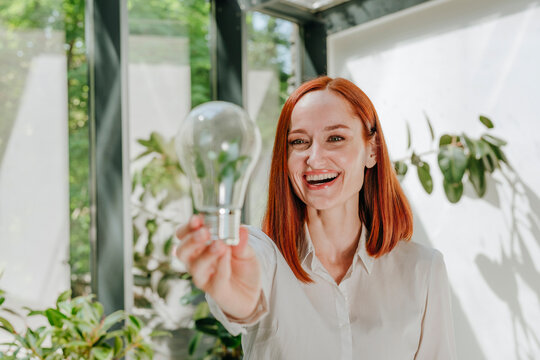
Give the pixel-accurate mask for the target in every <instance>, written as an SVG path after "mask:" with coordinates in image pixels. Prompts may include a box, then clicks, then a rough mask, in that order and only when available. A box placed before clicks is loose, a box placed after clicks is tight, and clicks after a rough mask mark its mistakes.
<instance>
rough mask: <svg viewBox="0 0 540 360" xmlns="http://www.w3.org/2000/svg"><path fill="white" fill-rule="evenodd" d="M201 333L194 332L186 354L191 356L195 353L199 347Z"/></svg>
mask: <svg viewBox="0 0 540 360" xmlns="http://www.w3.org/2000/svg"><path fill="white" fill-rule="evenodd" d="M201 337H202V333H201V332H196V333H195V335H193V337H192V338H191V340H190V341H189V345H188V354H189V355H190V356H191V355H193V354H194V353H195V350H197V347H198V346H199V341H200V340H201Z"/></svg>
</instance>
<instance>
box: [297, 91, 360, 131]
mask: <svg viewBox="0 0 540 360" xmlns="http://www.w3.org/2000/svg"><path fill="white" fill-rule="evenodd" d="M360 121H361V120H360V119H359V118H358V116H357V115H356V114H355V113H354V112H353V109H352V106H351V104H349V102H348V101H347V100H345V98H343V97H342V96H341V95H338V94H336V93H334V92H333V91H329V90H318V91H312V92H310V93H307V94H306V95H304V96H303V97H302V98H301V99H300V100H299V101H298V103H296V106H295V107H294V109H293V111H292V114H291V127H290V129H291V130H294V129H299V128H301V129H305V128H314V129H318V128H322V127H328V126H331V125H338V124H342V125H346V126H348V127H349V128H351V129H353V130H356V129H357V130H360V128H361V124H360Z"/></svg>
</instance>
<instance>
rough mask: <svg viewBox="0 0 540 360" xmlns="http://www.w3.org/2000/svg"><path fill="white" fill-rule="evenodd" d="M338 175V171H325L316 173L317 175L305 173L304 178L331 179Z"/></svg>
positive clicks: (310, 179)
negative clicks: (324, 172)
mask: <svg viewBox="0 0 540 360" xmlns="http://www.w3.org/2000/svg"><path fill="white" fill-rule="evenodd" d="M337 176H338V173H327V174H318V175H307V176H306V180H307V181H319V180H326V179H332V178H335V177H337Z"/></svg>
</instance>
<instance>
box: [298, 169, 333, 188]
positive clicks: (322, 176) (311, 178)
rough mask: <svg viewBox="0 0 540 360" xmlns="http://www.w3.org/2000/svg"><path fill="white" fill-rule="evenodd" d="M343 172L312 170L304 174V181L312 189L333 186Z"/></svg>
mask: <svg viewBox="0 0 540 360" xmlns="http://www.w3.org/2000/svg"><path fill="white" fill-rule="evenodd" d="M340 175H341V174H340V173H338V172H335V171H323V172H310V173H307V174H305V175H304V176H303V179H304V183H305V184H306V186H307V187H308V189H311V190H318V189H326V188H328V187H329V186H332V184H334V182H336V180H337V179H338V178H339V176H340Z"/></svg>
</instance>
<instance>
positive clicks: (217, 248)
mask: <svg viewBox="0 0 540 360" xmlns="http://www.w3.org/2000/svg"><path fill="white" fill-rule="evenodd" d="M225 250H226V245H225V244H224V243H223V241H221V240H216V241H213V242H212V244H211V245H210V246H208V247H207V248H206V250H205V251H204V252H203V253H202V254H201V256H199V257H198V258H197V259H195V260H194V261H193V262H192V264H191V269H190V273H191V276H192V277H193V282H194V283H195V285H197V287H198V288H199V289H202V290H205V288H206V284H207V283H208V281H209V280H210V277H211V276H212V275H214V273H215V272H216V268H217V264H218V259H219V257H220V256H221V255H223V252H224V251H225Z"/></svg>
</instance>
